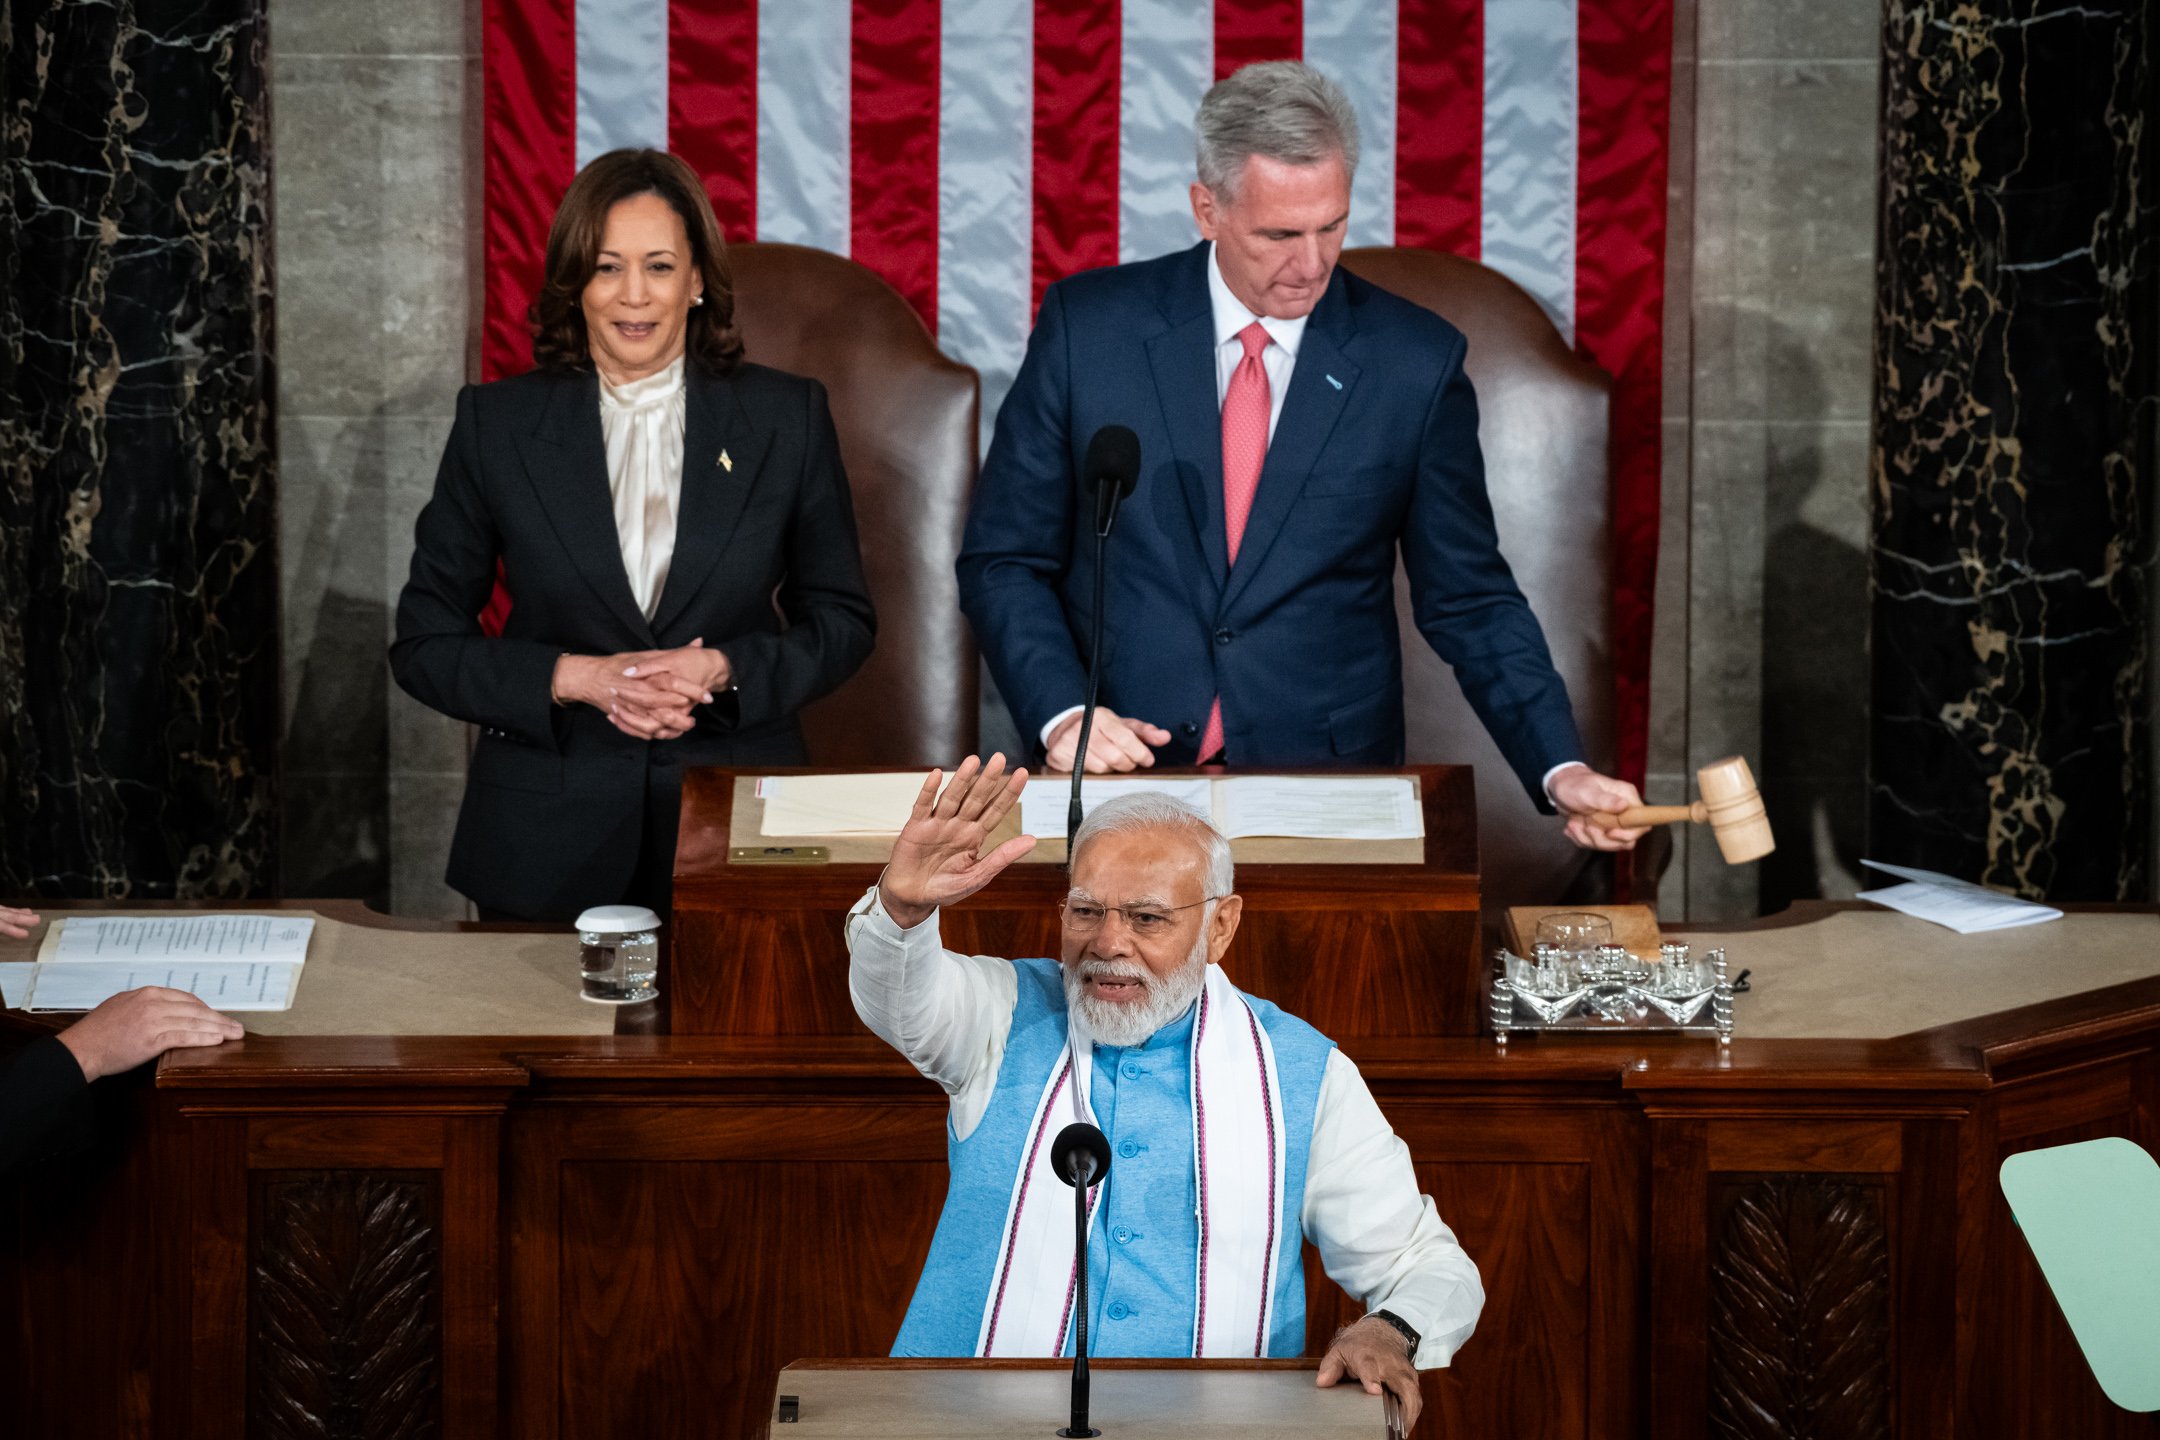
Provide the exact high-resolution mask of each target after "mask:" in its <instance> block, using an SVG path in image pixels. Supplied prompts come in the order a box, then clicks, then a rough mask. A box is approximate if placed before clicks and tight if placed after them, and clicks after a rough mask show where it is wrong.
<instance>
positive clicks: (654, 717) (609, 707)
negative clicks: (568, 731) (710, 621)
mask: <svg viewBox="0 0 2160 1440" xmlns="http://www.w3.org/2000/svg"><path fill="white" fill-rule="evenodd" d="M733 682H734V671H733V667H731V666H730V665H729V664H728V658H727V655H726V654H725V653H724V652H723V651H720V650H714V649H707V648H706V646H705V642H704V640H703V639H697V640H693V641H691V642H690V643H689V644H688V645H682V646H677V647H676V648H675V649H673V650H630V651H625V652H623V653H622V654H620V655H565V656H563V657H562V658H561V659H559V660H557V661H556V662H555V679H554V684H553V687H552V689H553V692H554V696H555V700H556V703H558V704H571V703H577V704H584V705H590V706H592V707H593V708H594V709H596V710H598V711H600V712H601V713H602V714H604V715H606V716H607V717H608V723H610V724H612V725H613V726H614V727H615V728H616V729H618V730H620V731H622V732H623V733H624V734H625V735H630V736H634V737H636V738H637V739H639V740H673V739H675V738H676V737H677V736H679V735H686V734H688V733H689V732H690V730H691V728H692V727H694V726H695V725H696V724H697V717H696V715H695V714H693V713H692V711H693V709H694V708H695V707H696V706H698V705H708V704H711V703H712V699H713V696H715V695H716V694H718V693H719V692H720V691H722V690H725V689H727V688H728V686H729V685H730V684H732V683H733Z"/></svg>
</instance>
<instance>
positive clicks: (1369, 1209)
mask: <svg viewBox="0 0 2160 1440" xmlns="http://www.w3.org/2000/svg"><path fill="white" fill-rule="evenodd" d="M1304 1222H1305V1234H1306V1236H1307V1237H1308V1238H1310V1239H1311V1241H1312V1242H1313V1244H1314V1246H1315V1247H1317V1248H1318V1249H1319V1251H1320V1263H1321V1264H1322V1265H1323V1266H1325V1267H1326V1269H1327V1273H1328V1277H1329V1278H1330V1279H1332V1280H1333V1281H1334V1282H1335V1283H1336V1284H1338V1285H1340V1286H1342V1287H1343V1289H1345V1290H1347V1291H1349V1292H1350V1293H1351V1294H1352V1295H1355V1296H1357V1297H1358V1298H1359V1299H1360V1300H1361V1301H1363V1302H1364V1305H1365V1308H1366V1309H1367V1310H1368V1311H1371V1310H1390V1311H1393V1312H1394V1313H1395V1314H1397V1315H1400V1316H1401V1317H1402V1318H1403V1319H1404V1320H1405V1321H1407V1322H1408V1323H1409V1325H1410V1327H1411V1328H1412V1329H1414V1330H1416V1331H1417V1332H1418V1335H1419V1337H1420V1339H1419V1343H1418V1349H1417V1354H1415V1355H1413V1356H1412V1357H1411V1363H1412V1364H1414V1365H1416V1366H1417V1367H1418V1368H1419V1369H1420V1370H1431V1369H1434V1368H1436V1367H1438V1366H1442V1365H1445V1364H1447V1363H1448V1361H1449V1360H1450V1359H1452V1358H1453V1356H1454V1354H1455V1351H1456V1350H1457V1349H1458V1348H1459V1347H1460V1346H1461V1345H1462V1343H1463V1341H1465V1340H1467V1339H1469V1338H1470V1332H1471V1331H1472V1330H1473V1329H1475V1328H1476V1327H1477V1317H1478V1312H1479V1311H1480V1310H1482V1309H1484V1307H1485V1290H1484V1287H1483V1286H1482V1285H1480V1284H1479V1282H1478V1269H1477V1265H1476V1264H1475V1262H1473V1261H1472V1260H1471V1259H1470V1257H1469V1256H1468V1255H1467V1254H1465V1253H1463V1248H1462V1246H1460V1245H1458V1244H1457V1243H1455V1234H1454V1232H1453V1231H1451V1230H1449V1229H1448V1227H1447V1226H1446V1225H1444V1224H1442V1223H1441V1220H1440V1212H1439V1211H1438V1210H1436V1209H1434V1208H1433V1202H1432V1198H1431V1197H1430V1196H1428V1195H1422V1194H1420V1193H1419V1192H1418V1183H1417V1173H1416V1171H1415V1170H1413V1169H1412V1168H1411V1164H1410V1147H1409V1146H1407V1145H1405V1144H1403V1142H1402V1140H1401V1139H1400V1138H1399V1137H1398V1136H1397V1135H1396V1134H1395V1131H1394V1129H1393V1127H1391V1126H1390V1125H1389V1124H1388V1122H1387V1117H1386V1116H1384V1115H1382V1114H1381V1113H1380V1107H1379V1106H1378V1105H1376V1104H1375V1103H1373V1098H1372V1091H1370V1090H1368V1089H1367V1088H1366V1087H1365V1077H1364V1076H1362V1075H1360V1074H1359V1073H1358V1068H1357V1066H1356V1065H1355V1064H1353V1063H1351V1061H1350V1058H1349V1057H1348V1056H1346V1055H1344V1054H1343V1053H1342V1052H1341V1051H1340V1050H1336V1051H1331V1052H1330V1053H1329V1055H1328V1061H1327V1070H1326V1072H1325V1073H1324V1074H1323V1075H1322V1076H1321V1078H1320V1100H1319V1103H1318V1105H1317V1106H1316V1107H1315V1109H1314V1113H1313V1137H1312V1151H1311V1156H1310V1158H1309V1159H1308V1161H1307V1163H1306V1169H1305V1209H1304Z"/></svg>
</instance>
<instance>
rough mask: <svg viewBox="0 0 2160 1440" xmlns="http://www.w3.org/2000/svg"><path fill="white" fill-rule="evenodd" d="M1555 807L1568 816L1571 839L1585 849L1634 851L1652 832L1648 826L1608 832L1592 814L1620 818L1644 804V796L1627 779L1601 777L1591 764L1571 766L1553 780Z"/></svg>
mask: <svg viewBox="0 0 2160 1440" xmlns="http://www.w3.org/2000/svg"><path fill="white" fill-rule="evenodd" d="M1548 789H1549V791H1550V793H1551V795H1552V802H1553V805H1554V806H1555V807H1556V808H1557V809H1558V810H1559V811H1560V813H1561V814H1562V815H1565V816H1566V817H1567V837H1568V839H1570V840H1572V841H1574V842H1575V843H1576V844H1577V845H1580V846H1581V847H1582V848H1583V849H1585V850H1632V849H1634V848H1635V842H1636V841H1637V840H1640V839H1642V837H1643V836H1645V835H1647V834H1649V833H1650V831H1649V828H1648V827H1647V826H1642V825H1635V826H1630V827H1628V828H1626V829H1613V830H1607V829H1605V828H1604V827H1603V826H1601V825H1597V824H1595V823H1593V822H1592V821H1591V819H1590V817H1591V816H1592V815H1596V814H1599V813H1604V814H1609V815H1617V814H1619V813H1620V812H1621V811H1622V810H1626V809H1628V808H1630V807H1631V806H1635V805H1640V804H1642V793H1641V792H1640V791H1638V790H1637V789H1636V788H1635V787H1634V786H1633V785H1630V784H1628V783H1627V781H1625V780H1615V779H1613V778H1612V777H1611V776H1610V775H1600V774H1598V773H1597V771H1595V770H1592V769H1591V768H1590V767H1589V766H1587V765H1571V766H1569V767H1568V768H1567V769H1565V770H1562V771H1560V772H1559V773H1558V774H1557V775H1555V776H1553V777H1552V784H1551V786H1550V787H1548Z"/></svg>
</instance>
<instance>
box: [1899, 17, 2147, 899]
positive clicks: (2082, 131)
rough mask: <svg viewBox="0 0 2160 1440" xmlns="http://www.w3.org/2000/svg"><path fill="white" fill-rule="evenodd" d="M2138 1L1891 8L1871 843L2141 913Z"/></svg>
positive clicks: (2143, 619) (2143, 185) (2143, 339)
mask: <svg viewBox="0 0 2160 1440" xmlns="http://www.w3.org/2000/svg"><path fill="white" fill-rule="evenodd" d="M2153 38H2154V36H2153V20H2152V15H2151V11H2150V9H2149V8H2148V6H2147V4H2146V3H2145V0H2084V3H2081V4H2077V5H2064V4H2059V3H2047V0H1956V3H1955V4H1952V3H1947V0H1890V4H1889V6H1888V9H1887V12H1886V17H1885V23H1884V37H1883V43H1884V52H1885V54H1886V55H1887V56H1888V57H1890V58H1889V60H1888V62H1887V70H1886V73H1885V76H1884V86H1883V109H1884V121H1883V133H1884V155H1883V187H1884V193H1883V204H1882V235H1883V252H1882V256H1881V275H1880V307H1881V308H1880V319H1879V322H1878V329H1877V347H1876V374H1877V408H1876V448H1875V455H1874V476H1873V479H1874V513H1875V536H1874V551H1873V555H1874V579H1875V615H1874V620H1875V623H1874V661H1875V664H1874V694H1875V726H1874V764H1875V777H1874V779H1875V784H1874V792H1873V806H1872V839H1873V843H1874V845H1875V847H1876V848H1877V849H1878V850H1879V851H1880V852H1881V853H1882V857H1883V858H1884V859H1889V860H1896V861H1902V862H1904V863H1907V864H1917V865H1925V866H1928V867H1930V868H1934V869H1943V870H1950V871H1954V872H1956V873H1959V874H1965V875H1975V876H1978V877H1979V878H1982V879H1984V880H1986V881H1987V882H1988V883H1990V884H1994V885H1999V886H2003V887H2006V888H2010V889H2014V890H2016V891H2018V892H2020V893H2023V894H2027V895H2031V896H2035V897H2039V896H2046V897H2050V898H2055V899H2067V900H2116V899H2143V898H2145V896H2146V893H2147V886H2148V863H2149V851H2148V848H2147V846H2148V840H2149V826H2150V823H2151V822H2150V815H2149V811H2148V808H2147V807H2148V806H2149V804H2150V798H2151V797H2150V790H2151V776H2150V770H2149V760H2150V754H2149V746H2150V742H2149V738H2148V735H2147V730H2146V727H2147V726H2148V725H2149V724H2150V723H2151V698H2150V695H2149V692H2148V687H2147V679H2146V671H2147V667H2146V661H2147V655H2148V647H2149V636H2148V628H2147V622H2148V618H2149V617H2148V610H2147V606H2148V598H2147V593H2146V582H2147V573H2146V566H2147V544H2146V538H2147V535H2148V533H2149V530H2148V526H2149V524H2150V521H2149V519H2148V517H2149V515H2150V511H2151V506H2152V499H2153V495H2152V462H2153V458H2154V455H2153V450H2154V444H2153V436H2152V430H2151V425H2152V401H2153V396H2154V388H2153V384H2154V373H2155V372H2154V355H2153V350H2154V346H2155V344H2156V342H2160V329H2156V327H2155V325H2154V322H2153V287H2154V279H2155V260H2156V251H2155V246H2154V239H2153V234H2152V231H2153V227H2154V223H2155V220H2156V218H2160V212H2156V210H2155V208H2154V205H2153V202H2152V200H2151V198H2150V186H2151V183H2152V180H2151V177H2152V174H2153V166H2152V164H2151V162H2150V160H2149V158H2148V155H2147V153H2146V149H2145V147H2146V141H2147V138H2148V127H2149V126H2150V125H2151V123H2152V122H2153V120H2154V118H2155V111H2154V97H2153V87H2152V79H2153V72H2152V63H2151V57H2152V44H2153Z"/></svg>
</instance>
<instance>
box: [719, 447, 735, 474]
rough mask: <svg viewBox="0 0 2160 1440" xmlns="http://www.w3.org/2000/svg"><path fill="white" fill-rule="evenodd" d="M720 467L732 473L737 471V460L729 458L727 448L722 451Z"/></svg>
mask: <svg viewBox="0 0 2160 1440" xmlns="http://www.w3.org/2000/svg"><path fill="white" fill-rule="evenodd" d="M720 468H721V469H722V470H725V471H727V472H728V474H730V475H732V474H734V473H735V462H734V461H733V460H730V459H729V458H728V453H727V451H725V450H722V451H721V452H720Z"/></svg>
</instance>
